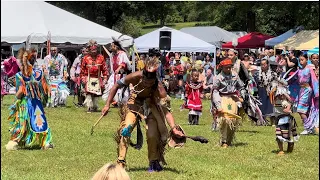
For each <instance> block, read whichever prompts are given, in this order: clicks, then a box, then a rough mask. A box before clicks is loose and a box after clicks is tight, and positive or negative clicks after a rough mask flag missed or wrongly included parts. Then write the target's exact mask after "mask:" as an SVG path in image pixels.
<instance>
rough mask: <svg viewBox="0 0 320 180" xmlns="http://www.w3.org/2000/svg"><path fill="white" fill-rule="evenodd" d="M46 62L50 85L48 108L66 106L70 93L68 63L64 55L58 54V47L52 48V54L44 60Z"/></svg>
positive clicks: (45, 68)
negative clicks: (67, 80) (67, 81)
mask: <svg viewBox="0 0 320 180" xmlns="http://www.w3.org/2000/svg"><path fill="white" fill-rule="evenodd" d="M44 62H45V65H44V66H45V67H44V71H45V72H47V78H48V79H49V84H50V93H49V102H48V104H47V106H50V105H51V107H57V106H58V105H61V106H65V105H66V100H67V97H68V96H69V93H70V91H69V88H68V86H67V84H66V83H65V81H66V79H67V76H68V74H67V65H68V61H67V59H66V58H65V57H64V56H63V55H62V54H60V53H58V48H57V47H51V54H49V55H47V56H46V57H45V58H44Z"/></svg>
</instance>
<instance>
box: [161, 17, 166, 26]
mask: <svg viewBox="0 0 320 180" xmlns="http://www.w3.org/2000/svg"><path fill="white" fill-rule="evenodd" d="M164 23H165V17H161V19H160V25H161V26H164Z"/></svg>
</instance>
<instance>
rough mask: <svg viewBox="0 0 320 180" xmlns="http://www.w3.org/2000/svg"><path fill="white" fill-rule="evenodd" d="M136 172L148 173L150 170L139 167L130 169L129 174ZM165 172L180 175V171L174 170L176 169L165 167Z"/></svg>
mask: <svg viewBox="0 0 320 180" xmlns="http://www.w3.org/2000/svg"><path fill="white" fill-rule="evenodd" d="M136 171H148V168H145V167H137V168H130V169H129V170H128V172H136ZM163 171H170V172H173V173H176V174H180V171H178V170H176V169H174V168H169V167H164V168H163Z"/></svg>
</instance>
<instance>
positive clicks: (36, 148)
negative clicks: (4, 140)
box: [19, 146, 41, 151]
mask: <svg viewBox="0 0 320 180" xmlns="http://www.w3.org/2000/svg"><path fill="white" fill-rule="evenodd" d="M19 150H22V151H34V150H38V151H40V150H41V147H40V146H31V147H22V148H19Z"/></svg>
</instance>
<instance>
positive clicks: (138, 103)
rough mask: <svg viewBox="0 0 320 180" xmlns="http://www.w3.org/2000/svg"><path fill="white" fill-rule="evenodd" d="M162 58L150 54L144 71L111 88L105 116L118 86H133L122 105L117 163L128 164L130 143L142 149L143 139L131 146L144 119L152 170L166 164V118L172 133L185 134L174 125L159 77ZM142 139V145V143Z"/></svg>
mask: <svg viewBox="0 0 320 180" xmlns="http://www.w3.org/2000/svg"><path fill="white" fill-rule="evenodd" d="M158 66H159V60H158V58H157V57H149V59H148V60H147V61H146V66H145V69H144V70H143V71H137V72H134V73H131V74H129V75H128V76H126V77H124V78H121V79H120V80H119V81H117V83H116V84H115V85H114V86H113V87H112V88H111V91H110V94H109V97H108V100H107V102H106V105H105V107H104V108H103V109H102V114H103V115H106V114H107V112H108V111H109V109H110V105H111V103H112V101H113V98H114V96H115V95H116V93H117V91H118V89H120V88H123V87H129V85H130V86H131V88H130V89H131V90H130V96H129V100H128V101H127V102H126V103H124V104H123V105H121V106H120V112H121V122H120V127H119V129H118V131H117V134H116V138H115V139H116V141H117V143H118V161H117V162H118V164H120V165H121V166H123V167H125V165H126V154H127V149H128V145H129V144H130V145H131V146H134V147H135V148H136V149H140V148H141V145H142V141H143V138H141V137H140V138H137V144H136V145H132V142H131V141H130V137H131V133H132V131H133V129H134V128H135V127H136V126H137V134H138V135H139V134H140V135H141V136H142V133H141V129H140V121H141V120H145V121H146V124H147V125H146V126H147V143H148V159H149V172H154V171H162V170H163V168H162V166H161V165H160V163H163V164H165V160H164V149H165V146H166V144H167V139H168V130H167V127H166V124H165V119H166V120H167V123H168V125H169V126H170V128H171V130H172V131H171V132H172V135H173V136H175V137H183V133H182V132H181V131H179V128H178V127H179V126H178V125H175V122H174V119H173V116H172V114H171V113H170V109H169V108H168V106H167V105H166V103H161V101H164V100H166V98H167V94H166V91H165V89H164V88H163V86H162V83H161V82H159V81H158V79H157V69H158ZM139 142H140V144H139Z"/></svg>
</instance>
